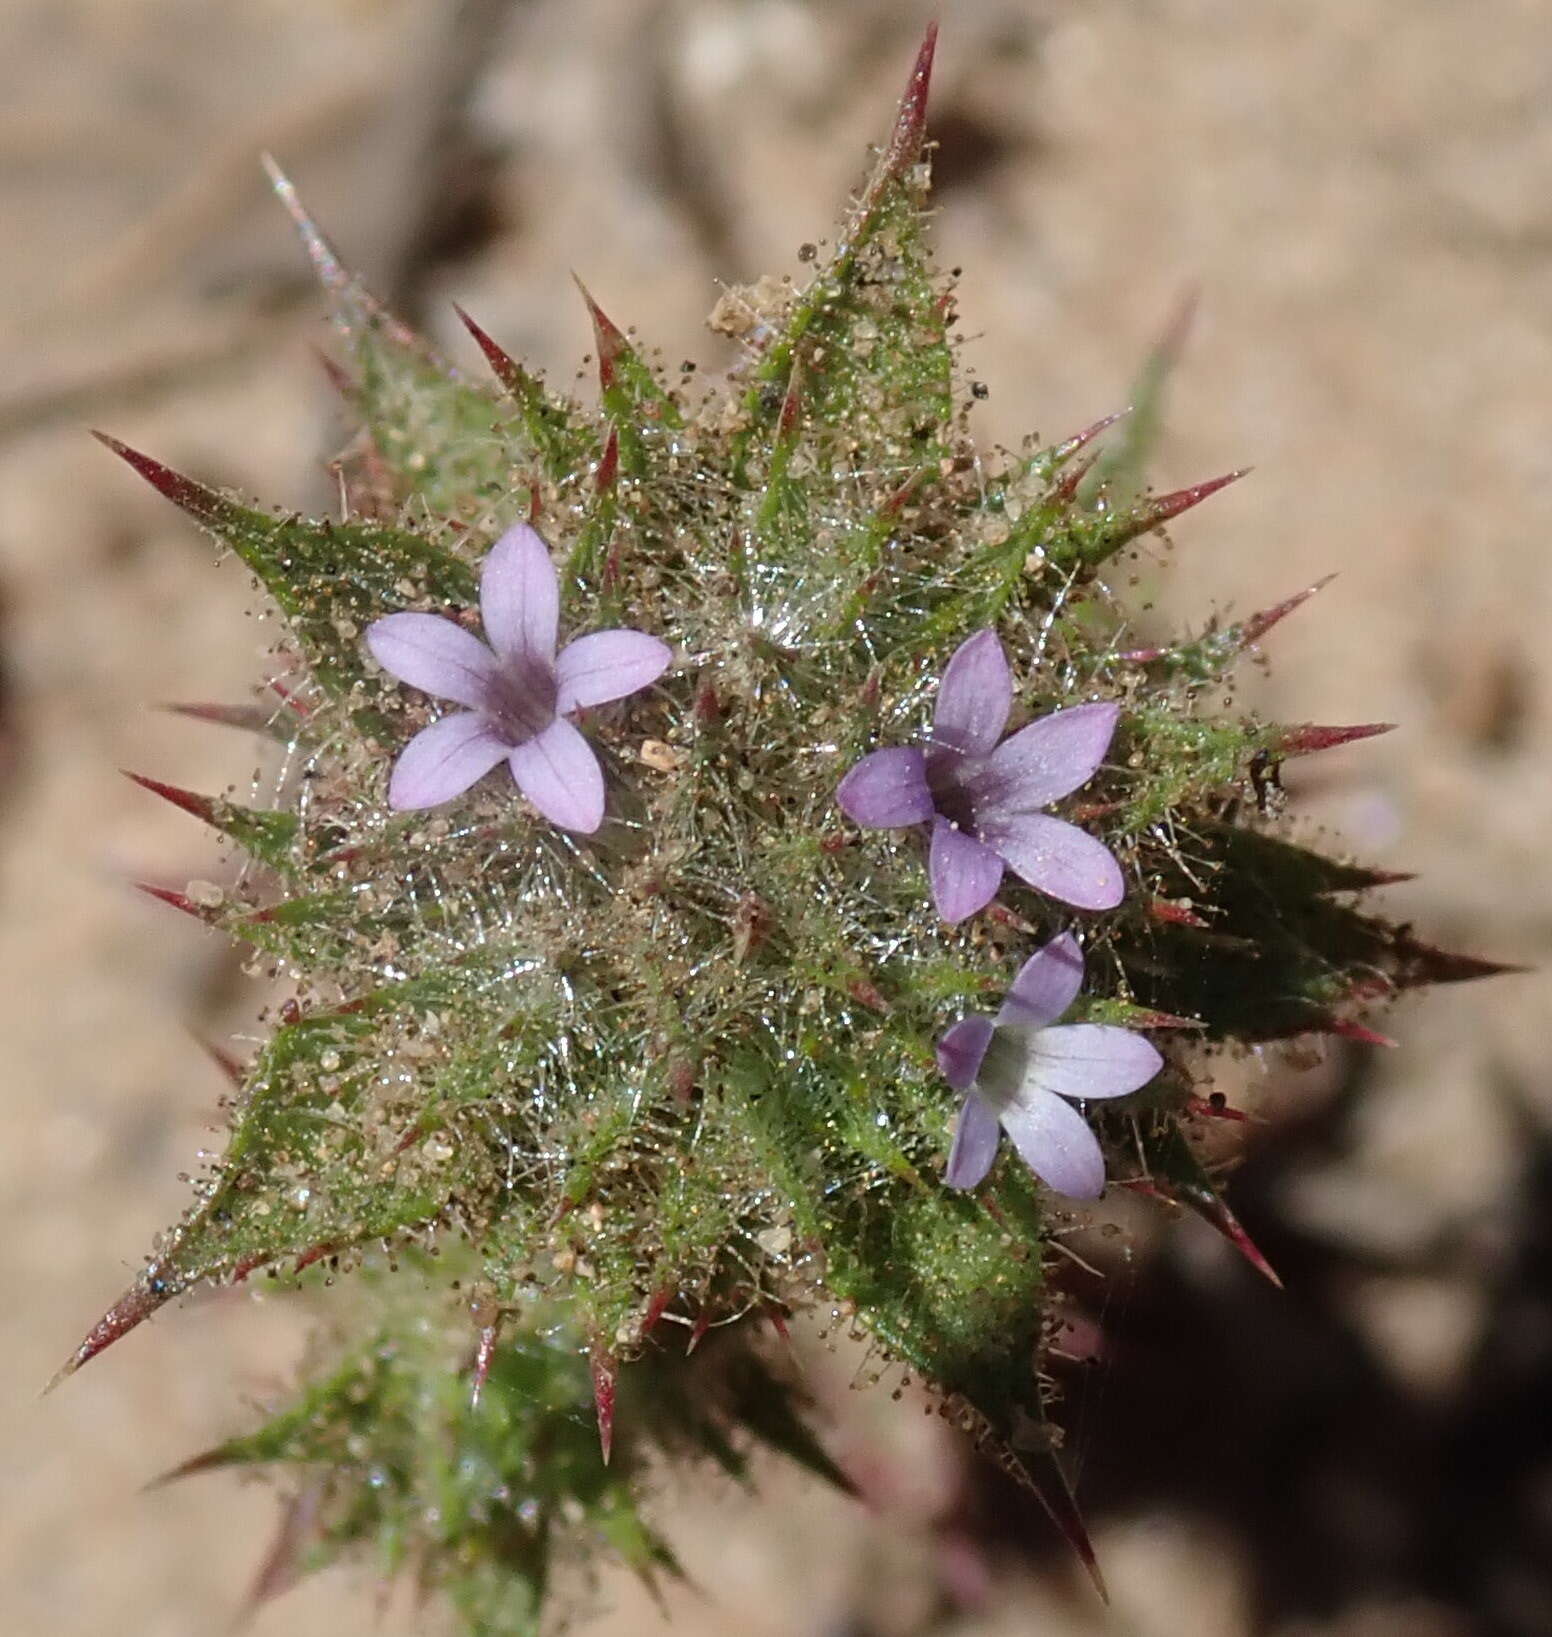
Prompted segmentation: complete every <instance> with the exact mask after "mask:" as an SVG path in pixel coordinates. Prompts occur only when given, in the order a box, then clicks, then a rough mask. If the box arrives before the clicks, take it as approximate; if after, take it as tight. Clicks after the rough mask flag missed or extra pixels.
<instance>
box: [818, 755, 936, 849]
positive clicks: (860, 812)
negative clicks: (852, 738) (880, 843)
mask: <svg viewBox="0 0 1552 1637" xmlns="http://www.w3.org/2000/svg"><path fill="white" fill-rule="evenodd" d="M835 799H836V800H837V801H838V802H839V803H840V804H841V811H842V812H843V813H844V814H845V815H846V816H847V818H849V819H850V820H851V821H852V822H853V823H854V824H860V825H862V826H864V828H866V829H869V830H894V829H898V828H899V827H900V826H902V825H906V824H925V823H926V822H927V820H928V819H930V818H931V817H932V814H933V807H932V792H931V791H930V790H929V789H928V788H927V758H926V757H925V756H924V755H923V754H922V752H921V751H919V750H918V749H916V747H915V746H914V745H899V746H894V747H891V748H890V749H888V750H875V751H873V752H872V753H871V754H870V755H867V756H864V757H863V758H862V760H861V761H860V762H858V763H857V765H856V766H855V767H854V768H852V770H851V771H850V772H849V773H848V774H847V775H846V777H845V778H844V779H842V780H841V783H840V787H839V788H838V789H837V790H836V792H835Z"/></svg>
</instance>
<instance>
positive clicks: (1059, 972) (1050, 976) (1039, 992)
mask: <svg viewBox="0 0 1552 1637" xmlns="http://www.w3.org/2000/svg"><path fill="white" fill-rule="evenodd" d="M1082 987H1083V951H1082V949H1080V948H1079V947H1078V940H1077V939H1076V938H1074V937H1073V935H1072V934H1071V933H1070V932H1064V933H1062V935H1061V936H1060V937H1059V938H1053V939H1052V940H1051V941H1050V943H1048V944H1047V945H1046V946H1045V947H1044V948H1043V949H1037V950H1036V951H1035V953H1034V954H1033V955H1031V956H1030V957H1029V959H1028V960H1027V961H1025V962H1024V964H1023V966H1021V967H1020V968H1019V973H1018V976H1017V977H1016V978H1015V979H1014V980H1013V982H1012V983H1011V984H1009V986H1008V993H1007V998H1006V999H1005V1000H1004V1001H1003V1003H1002V1010H1001V1011H1000V1012H998V1014H997V1022H998V1023H999V1024H1001V1025H1002V1026H1003V1027H1005V1028H1017V1029H1043V1028H1044V1027H1045V1026H1046V1024H1048V1023H1054V1022H1055V1021H1056V1020H1057V1018H1059V1017H1060V1016H1061V1015H1062V1013H1063V1012H1065V1011H1066V1010H1067V1008H1068V1007H1069V1006H1071V1005H1072V1003H1073V1002H1074V1001H1075V1000H1076V999H1077V998H1078V991H1079V990H1080V989H1081V988H1082Z"/></svg>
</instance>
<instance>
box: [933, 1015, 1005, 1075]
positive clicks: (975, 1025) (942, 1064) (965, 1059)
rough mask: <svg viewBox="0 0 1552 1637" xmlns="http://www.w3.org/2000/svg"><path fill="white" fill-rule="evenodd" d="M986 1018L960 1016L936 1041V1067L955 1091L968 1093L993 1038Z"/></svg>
mask: <svg viewBox="0 0 1552 1637" xmlns="http://www.w3.org/2000/svg"><path fill="white" fill-rule="evenodd" d="M992 1027H993V1025H992V1020H991V1019H990V1018H989V1017H977V1016H974V1015H971V1016H970V1017H962V1018H960V1020H959V1021H958V1022H957V1023H956V1024H954V1025H953V1026H952V1027H951V1028H949V1029H947V1030H945V1031H944V1033H943V1034H942V1035H940V1036H939V1038H938V1067H939V1068H940V1069H941V1070H942V1071H943V1078H944V1079H945V1080H947V1081H948V1083H949V1084H950V1085H951V1086H952V1087H953V1088H954V1090H955V1091H969V1089H970V1088H971V1086H973V1085H974V1084H975V1077H976V1075H977V1074H979V1073H980V1071H981V1059H982V1058H983V1057H985V1055H986V1047H987V1045H988V1044H989V1042H990V1041H991V1038H992Z"/></svg>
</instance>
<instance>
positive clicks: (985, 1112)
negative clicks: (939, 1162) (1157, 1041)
mask: <svg viewBox="0 0 1552 1637" xmlns="http://www.w3.org/2000/svg"><path fill="white" fill-rule="evenodd" d="M1082 987H1083V951H1082V950H1081V949H1079V947H1078V941H1077V939H1076V938H1074V937H1073V935H1072V934H1071V933H1070V932H1064V933H1063V934H1062V935H1061V936H1060V937H1059V938H1055V939H1053V940H1052V941H1051V942H1050V943H1048V944H1047V945H1046V946H1045V947H1044V948H1043V949H1040V950H1037V951H1036V952H1035V954H1033V955H1031V956H1030V958H1029V959H1028V960H1027V961H1025V963H1024V965H1023V967H1022V968H1021V969H1020V971H1019V974H1018V976H1017V977H1016V978H1015V979H1014V980H1013V983H1012V986H1011V987H1010V988H1009V990H1008V993H1007V996H1006V998H1005V999H1004V1000H1003V1003H1002V1010H1001V1011H1000V1012H998V1014H997V1016H996V1017H995V1018H989V1017H975V1016H971V1017H965V1018H961V1019H960V1020H959V1022H958V1023H956V1024H955V1025H954V1026H953V1028H951V1029H950V1030H949V1031H948V1032H947V1033H946V1034H945V1035H944V1036H943V1037H942V1039H941V1040H939V1041H938V1067H939V1068H940V1069H941V1070H942V1071H943V1074H944V1077H945V1078H946V1079H947V1081H948V1083H949V1084H950V1085H951V1086H952V1087H953V1088H954V1090H955V1091H962V1092H963V1093H964V1094H965V1101H964V1106H963V1107H962V1108H961V1109H960V1111H959V1123H958V1125H957V1126H956V1127H955V1130H954V1146H953V1148H952V1149H951V1150H950V1152H949V1156H948V1167H947V1169H946V1171H945V1172H944V1181H945V1182H947V1183H948V1185H949V1186H950V1187H951V1188H974V1187H975V1186H976V1184H977V1183H978V1182H980V1181H981V1179H982V1178H983V1177H984V1176H985V1175H986V1173H987V1172H988V1171H989V1170H991V1168H992V1161H993V1160H994V1159H995V1158H996V1157H997V1140H998V1134H999V1128H1000V1129H1001V1130H1002V1131H1006V1132H1007V1134H1008V1135H1009V1136H1010V1137H1011V1138H1012V1139H1013V1146H1014V1147H1015V1148H1017V1149H1018V1151H1019V1153H1020V1154H1021V1155H1022V1156H1023V1159H1024V1163H1025V1164H1026V1165H1027V1166H1028V1167H1029V1168H1030V1170H1031V1171H1033V1172H1034V1173H1035V1175H1036V1176H1037V1177H1039V1178H1040V1180H1041V1181H1042V1182H1043V1183H1045V1184H1046V1186H1047V1187H1049V1188H1053V1189H1055V1191H1056V1192H1057V1193H1059V1194H1066V1195H1068V1196H1069V1197H1071V1198H1073V1199H1097V1198H1098V1197H1099V1195H1100V1193H1101V1191H1102V1190H1103V1189H1104V1186H1105V1160H1104V1155H1103V1154H1102V1153H1101V1152H1100V1147H1099V1139H1098V1138H1097V1137H1096V1136H1095V1135H1094V1133H1093V1132H1092V1131H1091V1130H1090V1129H1089V1126H1088V1122H1087V1121H1086V1120H1085V1119H1084V1118H1083V1116H1082V1115H1081V1114H1080V1113H1079V1112H1078V1111H1077V1109H1075V1108H1074V1107H1073V1106H1072V1104H1071V1103H1069V1102H1067V1101H1065V1099H1066V1098H1068V1097H1076V1098H1079V1099H1085V1098H1090V1097H1124V1096H1126V1094H1127V1093H1128V1092H1130V1091H1136V1090H1137V1089H1138V1087H1139V1086H1145V1085H1146V1084H1147V1083H1148V1082H1149V1081H1150V1080H1151V1079H1152V1078H1153V1077H1154V1075H1156V1074H1157V1073H1158V1072H1159V1070H1160V1069H1161V1068H1162V1067H1163V1066H1164V1059H1163V1058H1162V1057H1160V1056H1159V1054H1158V1051H1157V1050H1156V1049H1155V1048H1154V1047H1153V1045H1152V1044H1151V1043H1150V1042H1148V1041H1146V1040H1144V1039H1143V1037H1142V1036H1141V1035H1139V1034H1134V1033H1133V1032H1132V1031H1131V1030H1130V1029H1121V1028H1117V1027H1115V1026H1114V1025H1112V1024H1106V1023H1067V1024H1063V1025H1061V1026H1060V1027H1057V1028H1052V1027H1051V1025H1052V1024H1053V1023H1055V1022H1056V1019H1057V1018H1059V1017H1060V1016H1061V1015H1062V1013H1063V1012H1065V1011H1066V1010H1067V1008H1068V1007H1069V1006H1071V1005H1072V1003H1073V1001H1074V1000H1076V999H1077V996H1078V991H1079V989H1081V988H1082Z"/></svg>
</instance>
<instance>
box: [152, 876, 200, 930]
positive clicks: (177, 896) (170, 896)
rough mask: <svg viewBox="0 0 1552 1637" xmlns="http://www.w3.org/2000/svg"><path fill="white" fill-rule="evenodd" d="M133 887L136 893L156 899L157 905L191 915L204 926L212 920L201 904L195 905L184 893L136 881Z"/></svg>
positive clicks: (171, 888)
mask: <svg viewBox="0 0 1552 1637" xmlns="http://www.w3.org/2000/svg"><path fill="white" fill-rule="evenodd" d="M133 885H134V888H135V890H136V891H137V892H143V893H144V894H145V895H146V896H147V897H148V898H154V899H156V901H157V902H158V903H159V904H168V905H170V906H171V907H172V908H173V909H175V910H180V911H181V912H182V913H183V914H185V915H191V916H193V918H194V919H195V920H196V921H199V922H201V923H203V924H204V925H206V926H208V925H209V924H210V922H211V921H212V920H213V919H214V917H213V916H212V914H211V912H210V910H209V909H207V908H206V907H205V906H204V905H203V904H196V903H195V902H194V900H193V899H192V898H190V897H189V895H188V894H187V893H186V892H178V891H177V890H176V889H175V888H173V887H158V886H156V885H155V884H154V883H153V882H150V881H136V882H134V883H133Z"/></svg>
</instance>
